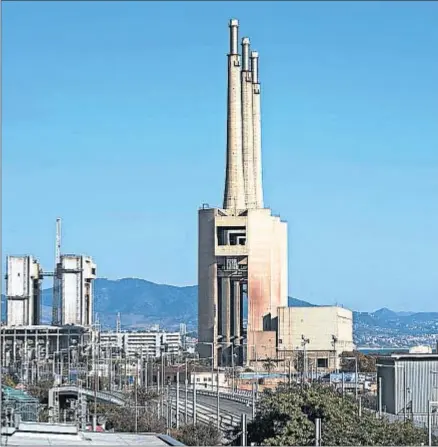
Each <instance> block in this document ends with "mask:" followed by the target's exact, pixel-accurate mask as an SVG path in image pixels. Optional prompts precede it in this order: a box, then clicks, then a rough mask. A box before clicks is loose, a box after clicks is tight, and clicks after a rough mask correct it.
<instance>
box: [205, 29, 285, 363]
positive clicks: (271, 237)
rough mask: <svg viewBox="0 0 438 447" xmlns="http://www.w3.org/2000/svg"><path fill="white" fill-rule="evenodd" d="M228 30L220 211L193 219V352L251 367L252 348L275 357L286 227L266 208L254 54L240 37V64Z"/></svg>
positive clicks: (233, 32)
mask: <svg viewBox="0 0 438 447" xmlns="http://www.w3.org/2000/svg"><path fill="white" fill-rule="evenodd" d="M229 27H230V51H229V54H228V101H227V156H226V178H225V191H224V200H223V207H222V208H209V207H203V208H202V209H200V210H199V216H198V219H199V240H198V244H199V245H198V247H199V248H198V284H199V291H198V294H199V295H198V337H199V344H198V352H199V354H200V356H201V357H204V358H206V357H210V358H211V357H212V358H213V363H214V365H215V366H217V365H230V364H231V361H232V359H231V355H235V359H234V361H235V363H236V364H242V363H245V362H248V361H251V360H253V359H254V356H253V351H254V349H253V348H254V347H255V346H257V345H258V346H264V345H269V346H267V348H266V349H267V350H268V351H267V352H269V353H271V352H272V350H273V351H274V352H275V340H276V317H277V308H278V307H282V306H287V289H288V283H287V277H288V276H287V224H286V223H285V222H283V221H281V220H280V218H279V217H277V216H273V215H272V212H271V210H270V209H268V208H264V206H263V187H262V163H261V119H260V116H261V115H260V94H261V88H260V81H259V55H258V53H257V52H254V51H253V52H251V51H250V41H249V39H248V38H246V37H245V38H243V39H242V58H241V55H240V54H239V49H238V27H239V24H238V21H237V20H231V21H230V24H229ZM245 300H247V303H245ZM246 304H247V308H248V315H247V328H246V332H245V331H244V326H243V320H244V308H245V307H246Z"/></svg>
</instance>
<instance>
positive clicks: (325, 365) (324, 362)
mask: <svg viewBox="0 0 438 447" xmlns="http://www.w3.org/2000/svg"><path fill="white" fill-rule="evenodd" d="M317 366H318V368H328V359H317Z"/></svg>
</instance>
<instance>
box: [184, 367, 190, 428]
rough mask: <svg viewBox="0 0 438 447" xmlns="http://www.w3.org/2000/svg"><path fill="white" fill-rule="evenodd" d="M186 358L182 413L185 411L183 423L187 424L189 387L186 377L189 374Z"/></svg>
mask: <svg viewBox="0 0 438 447" xmlns="http://www.w3.org/2000/svg"><path fill="white" fill-rule="evenodd" d="M188 369H189V368H188V360H187V359H186V380H185V385H186V387H185V402H184V407H185V408H184V410H185V411H184V413H185V415H184V422H185V424H186V425H187V420H188V414H189V412H188V406H189V402H188V400H189V389H188V386H189V379H188V377H189V375H188V372H189V371H188Z"/></svg>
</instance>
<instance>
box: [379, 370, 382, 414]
mask: <svg viewBox="0 0 438 447" xmlns="http://www.w3.org/2000/svg"><path fill="white" fill-rule="evenodd" d="M379 417H380V418H381V417H382V378H381V377H379Z"/></svg>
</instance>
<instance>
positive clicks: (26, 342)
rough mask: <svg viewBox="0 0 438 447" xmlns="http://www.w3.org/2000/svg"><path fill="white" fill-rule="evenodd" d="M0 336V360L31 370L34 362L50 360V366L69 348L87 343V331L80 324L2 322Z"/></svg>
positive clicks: (65, 354)
mask: <svg viewBox="0 0 438 447" xmlns="http://www.w3.org/2000/svg"><path fill="white" fill-rule="evenodd" d="M0 337H1V364H2V365H3V366H4V367H7V368H9V369H10V370H11V371H14V370H21V371H27V370H29V371H30V373H29V374H32V370H33V368H34V367H36V364H37V363H38V362H46V363H47V362H48V361H49V360H51V362H52V366H53V364H54V363H56V362H61V361H62V360H61V358H62V357H66V358H67V357H68V356H69V352H70V349H73V348H75V347H84V346H85V345H87V344H88V343H89V340H90V338H91V334H90V332H89V331H87V330H86V328H84V327H82V326H63V327H61V326H44V325H37V326H15V327H9V326H3V327H2V328H1V332H0ZM46 366H48V363H47V365H46Z"/></svg>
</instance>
